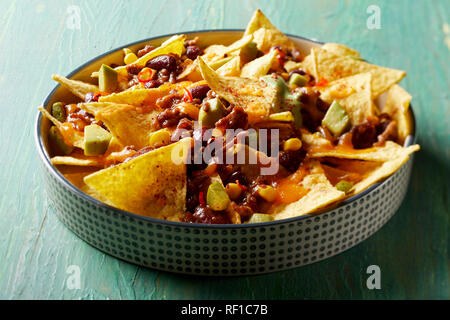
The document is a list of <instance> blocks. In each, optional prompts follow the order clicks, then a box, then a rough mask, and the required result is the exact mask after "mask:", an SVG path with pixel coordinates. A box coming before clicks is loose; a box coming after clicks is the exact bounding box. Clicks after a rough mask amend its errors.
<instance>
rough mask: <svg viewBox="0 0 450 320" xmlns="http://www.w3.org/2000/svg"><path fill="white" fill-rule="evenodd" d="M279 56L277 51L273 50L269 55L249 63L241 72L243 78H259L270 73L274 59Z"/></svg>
mask: <svg viewBox="0 0 450 320" xmlns="http://www.w3.org/2000/svg"><path fill="white" fill-rule="evenodd" d="M276 56H277V50H272V51H271V52H269V53H268V54H266V55H264V56H262V57H259V58H257V59H255V60H253V61H251V62H249V63H247V64H246V65H245V66H244V67H243V68H242V71H241V77H244V78H259V77H261V76H264V75H266V74H267V72H269V70H270V67H271V66H272V63H273V61H274V59H275V58H276Z"/></svg>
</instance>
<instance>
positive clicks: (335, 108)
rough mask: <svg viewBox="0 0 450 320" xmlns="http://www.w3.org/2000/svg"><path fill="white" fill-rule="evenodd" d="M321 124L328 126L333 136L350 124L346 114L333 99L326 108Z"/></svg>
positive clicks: (340, 132) (338, 134)
mask: <svg viewBox="0 0 450 320" xmlns="http://www.w3.org/2000/svg"><path fill="white" fill-rule="evenodd" d="M322 125H324V126H325V127H327V128H328V130H330V131H331V133H332V134H333V135H334V136H336V137H337V136H340V135H341V134H342V133H343V132H344V131H345V130H346V129H347V128H348V127H349V125H350V120H349V118H348V114H347V112H346V111H345V109H344V108H342V107H341V105H340V104H339V103H338V102H337V101H333V103H332V104H331V106H330V108H328V111H327V113H326V114H325V117H324V118H323V120H322Z"/></svg>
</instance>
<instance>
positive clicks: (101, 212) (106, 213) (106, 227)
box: [35, 30, 414, 276]
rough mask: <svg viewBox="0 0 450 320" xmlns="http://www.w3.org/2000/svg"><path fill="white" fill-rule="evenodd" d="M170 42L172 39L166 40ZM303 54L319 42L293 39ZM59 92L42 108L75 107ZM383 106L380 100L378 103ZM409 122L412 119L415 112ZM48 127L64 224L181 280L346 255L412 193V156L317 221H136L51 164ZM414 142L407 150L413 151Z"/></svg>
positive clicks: (208, 37) (53, 194)
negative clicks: (59, 103) (54, 105)
mask: <svg viewBox="0 0 450 320" xmlns="http://www.w3.org/2000/svg"><path fill="white" fill-rule="evenodd" d="M241 34H242V30H220V31H217V30H216V31H200V32H193V33H191V36H192V37H194V36H199V37H200V38H201V39H202V41H203V44H204V45H207V44H210V43H213V42H214V41H216V39H221V41H223V43H224V44H228V43H231V42H233V41H234V40H236V39H238V38H239V37H240V36H241ZM169 36H170V35H169ZM169 36H165V37H158V38H151V39H146V40H144V41H139V42H136V43H132V44H130V45H127V46H126V47H129V48H132V49H137V48H140V47H142V46H143V45H144V44H148V43H150V44H154V45H158V44H160V43H161V42H162V41H164V40H165V39H167V38H168V37H169ZM290 37H291V39H292V40H293V41H295V42H296V44H297V45H298V46H299V47H300V48H301V49H303V50H308V49H309V48H311V47H313V46H319V45H320V43H319V42H317V41H314V40H308V39H304V38H301V37H297V36H290ZM122 58H123V56H122V51H121V48H119V49H116V50H113V51H111V52H108V53H106V54H104V55H102V56H100V57H97V58H95V59H93V60H91V61H89V62H87V63H86V64H84V65H83V66H81V67H79V68H78V69H76V70H75V71H74V72H72V73H71V74H69V75H68V77H69V78H72V79H78V80H88V79H89V75H90V74H91V72H93V71H96V70H98V68H99V66H100V65H101V64H102V63H119V62H120V59H122ZM70 99H73V97H72V96H71V95H70V94H69V93H68V92H67V91H66V90H65V89H64V88H62V87H60V86H57V87H56V88H55V89H54V90H53V91H52V92H51V93H50V94H49V96H48V97H47V99H46V100H45V102H44V105H45V106H48V105H51V104H52V103H53V102H55V101H60V100H62V101H70ZM378 103H382V99H380V100H379V101H378ZM411 117H412V118H413V119H414V115H413V114H412V111H411ZM49 125H50V124H49V123H48V121H47V120H46V119H44V118H43V117H42V116H41V115H40V114H39V115H38V116H37V120H36V131H35V140H36V145H37V149H38V153H39V155H40V159H41V160H42V161H41V164H42V165H41V167H42V172H43V182H44V185H45V190H46V193H47V196H48V199H49V202H50V205H51V206H52V207H53V208H54V211H55V212H56V214H57V215H58V217H59V219H60V220H61V221H62V222H63V223H64V224H65V225H66V226H67V227H68V228H69V229H70V230H72V231H73V232H74V233H75V234H76V235H77V236H78V237H80V238H81V239H83V240H84V241H86V242H87V243H89V244H90V245H92V246H94V247H96V248H98V249H100V250H101V251H103V252H105V253H107V254H110V255H112V256H114V257H117V258H120V259H122V260H125V261H128V262H131V263H134V264H137V265H141V266H144V267H149V268H154V269H159V270H165V271H170V272H176V273H183V274H195V275H210V276H236V275H251V274H261V273H268V272H274V271H280V270H285V269H290V268H294V267H299V266H302V265H306V264H310V263H313V262H317V261H320V260H323V259H326V258H329V257H331V256H334V255H336V254H338V253H341V252H343V251H345V250H347V249H349V248H351V247H353V246H355V245H357V244H358V243H360V242H362V241H363V240H365V239H367V238H368V237H370V236H371V235H372V234H373V233H374V232H376V231H377V230H378V229H380V228H381V227H382V226H383V225H384V224H385V223H386V222H387V221H388V220H389V219H390V218H391V217H392V216H393V215H394V214H395V212H396V211H397V209H398V208H399V206H400V204H401V203H402V201H403V198H404V196H405V193H406V191H407V188H408V182H409V177H410V174H411V169H412V163H413V157H411V158H410V160H409V161H408V162H406V163H405V164H404V165H403V166H402V167H401V168H400V169H399V170H398V171H397V172H395V173H394V174H392V175H391V176H390V177H388V178H386V179H385V180H383V181H382V182H379V183H377V184H375V185H373V186H371V187H370V188H369V189H367V190H365V191H363V192H362V193H360V194H358V195H356V196H354V197H352V198H349V199H347V200H345V201H344V202H343V203H341V204H340V205H338V206H337V207H335V208H332V209H327V210H325V211H322V212H320V213H316V214H314V215H303V216H299V217H294V218H290V219H285V220H280V221H273V222H266V223H256V224H244V225H201V224H188V223H180V222H169V221H163V220H158V219H153V218H148V217H143V216H139V215H136V214H133V213H129V212H126V211H123V210H120V209H117V208H113V207H111V206H108V205H107V204H105V203H102V202H100V201H98V200H96V199H94V198H92V197H90V196H89V195H87V194H85V193H83V192H82V191H81V190H79V189H78V188H76V187H75V186H74V185H72V184H71V183H70V182H69V181H68V180H67V179H66V178H65V177H64V176H63V175H62V174H61V173H60V172H59V171H58V170H57V169H56V168H55V167H54V166H53V165H52V164H51V162H50V157H49V153H48V146H47V136H46V132H48V128H49ZM413 141H414V136H409V137H408V138H407V140H406V142H405V145H410V144H412V143H413Z"/></svg>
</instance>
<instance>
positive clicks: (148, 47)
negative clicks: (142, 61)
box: [137, 45, 155, 58]
mask: <svg viewBox="0 0 450 320" xmlns="http://www.w3.org/2000/svg"><path fill="white" fill-rule="evenodd" d="M153 49H155V47H154V46H150V45H146V46H145V47H144V48H143V49H141V50H139V51H138V52H137V56H138V58H140V57H142V56H144V55H146V54H147V53H149V52H150V51H152V50H153Z"/></svg>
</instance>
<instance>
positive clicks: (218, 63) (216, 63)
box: [208, 57, 233, 70]
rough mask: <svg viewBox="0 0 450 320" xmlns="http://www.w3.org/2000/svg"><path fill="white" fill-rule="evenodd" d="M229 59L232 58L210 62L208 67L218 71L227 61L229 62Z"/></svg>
mask: <svg viewBox="0 0 450 320" xmlns="http://www.w3.org/2000/svg"><path fill="white" fill-rule="evenodd" d="M231 59H233V57H226V58H223V59H220V60H217V61H214V62H211V63H209V64H208V65H209V66H210V67H211V68H212V69H214V70H217V69H219V68H220V67H221V66H223V65H224V64H225V63H227V62H228V61H230V60H231Z"/></svg>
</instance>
